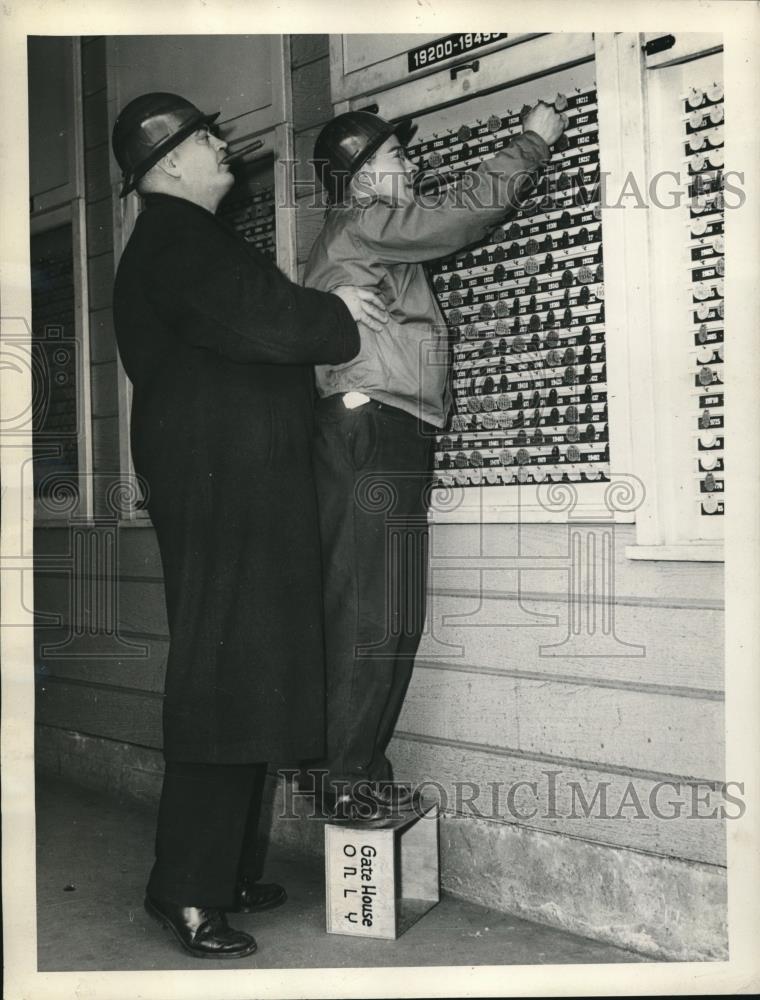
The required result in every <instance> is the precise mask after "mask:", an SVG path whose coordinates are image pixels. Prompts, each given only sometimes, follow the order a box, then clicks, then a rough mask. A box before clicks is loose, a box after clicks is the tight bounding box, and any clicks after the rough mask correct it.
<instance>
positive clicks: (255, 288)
mask: <svg viewBox="0 0 760 1000" xmlns="http://www.w3.org/2000/svg"><path fill="white" fill-rule="evenodd" d="M114 321H115V329H116V337H117V341H118V346H119V352H120V355H121V358H122V362H123V364H124V368H125V369H126V372H127V374H128V376H129V378H130V379H131V381H132V384H133V387H134V394H133V406H132V420H131V443H132V454H133V458H134V465H135V470H136V472H137V473H138V475H139V476H141V477H143V479H144V480H145V482H146V484H147V490H148V500H147V507H148V511H149V513H150V516H151V520H152V521H153V524H154V526H155V529H156V534H157V537H158V544H159V548H160V552H161V559H162V563H163V572H164V580H165V591H166V605H167V613H168V620H169V630H170V637H171V642H170V650H169V658H168V663H167V670H166V684H165V699H164V752H165V755H166V757H167V759H174V760H185V761H198V762H210V763H228V764H234V763H245V762H252V761H264V760H296V759H298V758H304V757H312V756H316V755H319V754H320V753H322V751H323V738H324V689H323V683H324V680H323V678H324V674H323V671H324V664H323V655H324V654H323V636H322V599H321V564H320V546H319V534H318V531H319V529H318V520H317V508H316V495H315V487H314V479H313V475H312V465H311V453H310V441H311V436H312V405H313V374H312V368H311V366H312V365H313V364H324V363H339V362H343V361H349V360H350V359H351V358H352V357H354V356H355V355H356V354H357V353H358V350H359V334H358V330H357V327H356V324H355V323H354V321H353V319H352V317H351V314H350V313H349V311H348V309H347V308H346V306H345V305H344V303H343V302H342V301H341V300H340V299H339V298H338V297H337V296H335V295H331V294H329V293H326V292H319V291H315V290H312V289H305V288H301V287H299V286H298V285H296V284H294V283H293V282H291V281H289V280H288V279H287V278H286V277H285V276H284V275H283V274H282V272H280V271H279V270H278V269H277V268H276V267H275V266H274V264H272V263H271V262H270V261H269V260H268V259H267V258H266V257H265V256H264V255H263V254H261V253H260V252H258V251H257V250H256V249H255V248H253V247H251V246H250V245H249V244H247V243H245V241H244V240H242V239H241V238H240V237H239V236H238V235H237V234H236V233H235V232H234V230H232V229H231V228H230V227H229V226H228V225H227V224H226V223H224V222H222V221H220V220H219V219H217V218H216V217H215V216H214V215H212V214H211V213H210V212H208V211H206V210H205V209H204V208H201V207H200V206H197V205H195V204H193V203H191V202H189V201H185V200H184V199H181V198H174V197H171V196H166V195H151V196H148V197H147V198H146V206H145V209H144V210H143V211H142V212H141V214H140V215H139V217H138V219H137V223H136V225H135V228H134V231H133V233H132V236H131V237H130V239H129V242H128V244H127V246H126V248H125V250H124V253H123V255H122V258H121V261H120V263H119V267H118V272H117V275H116V282H115V288H114Z"/></svg>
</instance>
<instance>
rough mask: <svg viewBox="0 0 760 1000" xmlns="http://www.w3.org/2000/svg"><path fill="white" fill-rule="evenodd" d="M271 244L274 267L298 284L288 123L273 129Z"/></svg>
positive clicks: (292, 157)
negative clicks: (273, 254)
mask: <svg viewBox="0 0 760 1000" xmlns="http://www.w3.org/2000/svg"><path fill="white" fill-rule="evenodd" d="M274 148H275V157H274V197H275V242H276V246H277V265H278V267H279V268H280V270H281V271H282V272H283V274H286V275H287V276H288V277H289V278H290V280H291V281H298V243H297V231H296V200H295V183H294V182H295V166H294V165H295V137H294V135H293V125H292V122H291V121H287V122H283V123H282V124H281V125H278V126H277V127H276V128H275V130H274Z"/></svg>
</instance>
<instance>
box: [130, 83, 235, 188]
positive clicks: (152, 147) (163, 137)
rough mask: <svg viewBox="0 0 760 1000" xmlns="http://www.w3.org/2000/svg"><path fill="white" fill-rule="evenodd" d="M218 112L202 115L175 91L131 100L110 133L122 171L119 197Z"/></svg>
mask: <svg viewBox="0 0 760 1000" xmlns="http://www.w3.org/2000/svg"><path fill="white" fill-rule="evenodd" d="M219 114H220V112H218V111H217V112H216V113H215V114H212V115H204V114H203V112H202V111H199V110H198V108H196V106H195V105H194V104H191V103H190V101H187V100H185V98H184V97H179V96H178V95H177V94H163V93H155V94H143V95H142V96H141V97H136V98H135V99H134V100H133V101H130V102H129V104H128V105H127V106H126V107H125V108H123V109H122V111H121V114H120V115H119V117H118V118H117V119H116V122H115V124H114V127H113V135H112V136H111V144H112V146H113V152H114V156H115V157H116V160H117V162H118V164H119V166H120V167H121V170H122V174H123V182H124V183H123V186H122V189H121V196H122V198H123V197H124V195H125V194H129V192H130V191H132V190H133V189H134V187H135V184H136V183H137V181H138V180H139V179H140V178H141V177H142V176H143V174H145V173H147V171H148V170H150V168H151V167H152V166H153V165H154V164H156V163H158V161H159V160H160V159H161V157H162V156H165V155H166V154H167V153H168V152H169V151H170V150H172V149H174V147H175V146H178V145H179V144H180V143H181V142H182V140H183V139H186V138H187V137H188V136H189V135H192V133H193V132H195V130H196V129H197V128H200V127H201V126H202V125H209V124H210V123H211V122H213V121H215V120H216V119H217V118H218V117H219Z"/></svg>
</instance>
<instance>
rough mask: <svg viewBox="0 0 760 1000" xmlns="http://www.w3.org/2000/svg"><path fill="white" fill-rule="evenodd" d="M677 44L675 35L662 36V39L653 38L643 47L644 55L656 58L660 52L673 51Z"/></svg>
mask: <svg viewBox="0 0 760 1000" xmlns="http://www.w3.org/2000/svg"><path fill="white" fill-rule="evenodd" d="M675 44H676V36H675V35H662V36H661V37H660V38H652V39H651V40H650V41H648V42H647V43H646V45H642V46H641V47H642V48H643V50H644V55H647V56H654V55H657V53H658V52H667V50H668V49H672V48H673V46H674V45H675Z"/></svg>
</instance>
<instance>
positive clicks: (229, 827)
mask: <svg viewBox="0 0 760 1000" xmlns="http://www.w3.org/2000/svg"><path fill="white" fill-rule="evenodd" d="M266 773H267V765H266V764H191V763H185V762H178V761H171V760H168V761H167V762H166V770H165V772H164V784H163V788H162V790H161V802H160V804H159V808H158V828H157V831H156V861H155V864H154V866H153V870H152V872H151V875H150V879H149V881H148V893H149V894H150V895H151V896H153V897H155V898H157V899H163V900H168V901H171V902H174V903H181V904H183V905H185V906H206V907H219V908H222V909H224V908H227V907H230V906H231V905H232V904H233V901H234V898H235V885H236V882H237V881H238V879H239V878H240V877H242V876H248V877H250V878H251V879H252V880H254V881H255V880H256V879H257V878H258V877H259V874H260V872H259V870H258V865H257V852H256V836H257V831H258V826H259V815H260V812H261V799H262V794H263V791H264V782H265V779H266Z"/></svg>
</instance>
